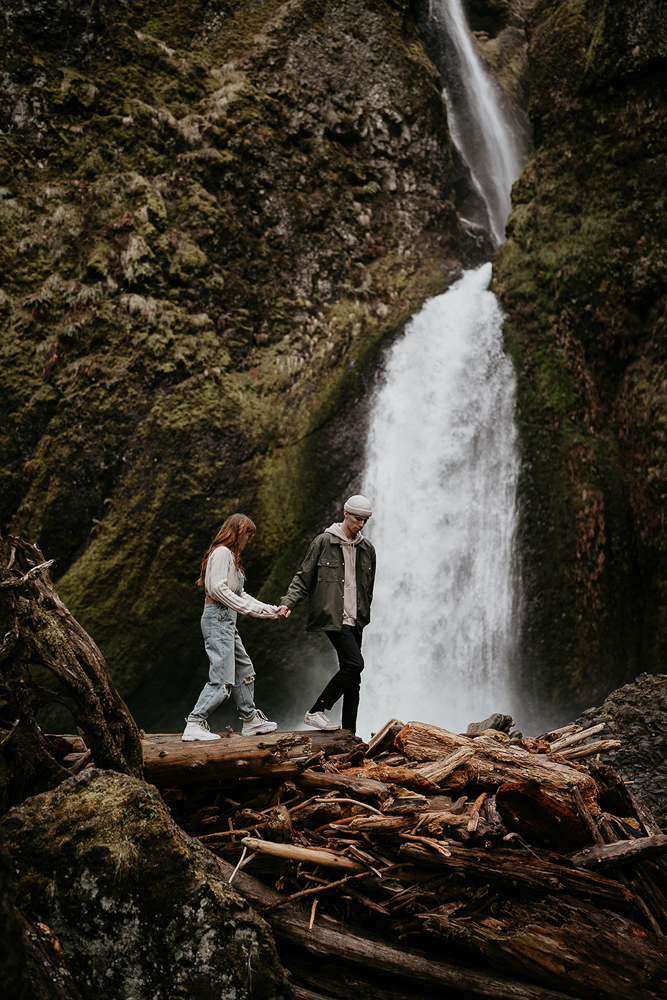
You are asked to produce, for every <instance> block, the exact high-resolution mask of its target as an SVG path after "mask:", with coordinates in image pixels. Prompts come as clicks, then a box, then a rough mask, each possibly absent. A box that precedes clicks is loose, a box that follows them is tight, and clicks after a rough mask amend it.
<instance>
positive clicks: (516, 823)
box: [496, 781, 593, 853]
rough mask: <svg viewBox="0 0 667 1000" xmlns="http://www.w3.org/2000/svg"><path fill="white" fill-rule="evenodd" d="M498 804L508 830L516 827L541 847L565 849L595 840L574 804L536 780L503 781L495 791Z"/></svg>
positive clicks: (530, 841)
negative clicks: (573, 807) (552, 793)
mask: <svg viewBox="0 0 667 1000" xmlns="http://www.w3.org/2000/svg"><path fill="white" fill-rule="evenodd" d="M575 787H576V786H575ZM496 807H497V809H498V812H499V813H500V815H501V816H502V819H503V822H504V824H505V826H506V827H507V829H508V830H515V831H516V832H517V833H520V834H521V836H522V837H524V838H525V839H526V840H527V841H528V842H529V843H531V844H537V845H538V846H539V847H548V848H550V849H551V850H552V851H559V852H561V853H564V852H569V851H573V850H575V849H576V848H579V847H584V846H585V845H586V844H590V843H591V841H592V840H593V837H592V836H591V834H590V833H589V831H588V829H587V828H586V826H585V825H584V823H583V822H582V821H581V819H580V818H579V816H578V815H577V813H576V812H575V811H574V810H573V809H572V807H571V806H566V805H565V804H564V803H563V802H561V801H559V800H558V799H556V798H554V796H552V795H547V793H546V792H544V791H543V790H542V789H541V788H540V786H539V785H536V784H535V783H534V782H530V781H522V782H515V783H511V784H507V785H501V786H500V788H499V789H498V791H497V792H496Z"/></svg>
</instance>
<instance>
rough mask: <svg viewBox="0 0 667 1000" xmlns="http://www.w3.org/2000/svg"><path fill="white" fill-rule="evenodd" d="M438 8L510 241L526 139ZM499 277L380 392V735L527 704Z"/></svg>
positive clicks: (425, 320) (462, 293)
mask: <svg viewBox="0 0 667 1000" xmlns="http://www.w3.org/2000/svg"><path fill="white" fill-rule="evenodd" d="M431 17H432V19H433V23H434V27H435V28H436V29H437V30H438V31H442V32H445V33H446V36H447V37H446V39H445V42H446V45H447V50H448V52H449V51H451V52H452V53H453V56H452V72H453V73H455V75H456V80H457V85H456V87H455V88H453V87H451V86H450V87H449V88H448V90H446V91H445V95H444V96H445V98H446V100H447V104H448V114H449V121H450V130H451V133H452V138H453V139H454V141H455V142H456V144H457V146H458V147H459V150H460V151H461V153H462V156H463V157H464V159H465V161H466V163H467V164H468V166H469V168H470V170H471V174H472V176H473V180H474V183H475V185H476V186H477V188H478V190H479V191H480V193H481V194H482V196H483V197H484V201H485V203H486V206H487V209H488V214H489V219H490V224H491V228H492V231H493V234H494V237H495V239H496V242H501V241H502V239H503V236H504V227H505V220H506V216H507V212H508V210H509V207H510V188H511V184H512V181H513V180H514V179H515V178H516V177H517V176H518V173H519V172H520V169H521V154H520V152H519V147H518V144H517V143H516V141H515V139H514V136H513V135H512V132H511V130H510V128H509V126H508V124H507V122H506V121H505V119H504V115H503V110H502V105H501V103H500V101H499V99H498V96H497V92H496V87H495V84H494V83H493V82H492V81H491V80H490V79H489V78H488V76H487V74H486V70H485V69H484V67H483V64H482V63H481V60H480V59H479V58H478V56H477V55H476V53H475V50H474V48H473V45H472V42H471V39H470V35H469V32H468V29H467V26H466V23H465V20H464V14H463V10H462V7H461V4H460V0H432V5H431ZM454 91H455V94H454V93H453V92H454ZM490 278H491V264H490V263H489V264H485V265H484V266H482V267H481V268H479V269H477V270H475V271H468V272H466V273H465V274H464V275H463V277H462V278H461V279H460V280H459V281H457V282H456V283H455V284H454V285H453V286H452V287H451V288H449V289H448V290H447V292H445V293H444V294H443V295H440V296H437V297H436V298H433V299H431V300H430V301H429V302H427V303H426V305H425V306H424V307H423V309H422V310H421V312H419V313H418V314H417V315H416V316H414V317H413V318H412V320H411V321H410V323H409V324H408V325H407V327H406V330H405V333H404V335H403V336H401V337H400V338H399V339H398V340H397V341H396V343H395V344H394V345H393V347H392V348H391V349H390V351H389V353H388V357H387V362H386V368H385V372H384V379H383V383H382V385H381V386H380V388H379V390H378V392H377V396H376V399H375V401H374V405H373V410H372V413H371V420H370V430H369V435H368V442H367V449H366V464H365V472H364V476H363V486H362V492H363V493H365V494H366V495H367V496H369V497H370V498H371V500H372V502H373V506H374V511H375V512H374V514H373V517H372V519H371V520H370V521H369V523H368V526H367V529H366V534H367V535H368V537H369V538H370V539H371V540H372V541H373V543H374V545H375V546H376V548H377V553H378V575H377V583H376V590H375V597H374V601H373V620H372V623H371V626H370V627H369V628H368V629H367V630H366V633H365V635H364V656H365V661H366V670H365V672H364V678H363V685H362V699H361V705H360V714H359V731H360V733H361V734H362V735H364V736H365V737H368V735H369V733H370V732H372V731H375V730H377V728H378V727H379V726H380V725H382V723H384V722H385V721H386V720H387V718H389V717H391V716H392V715H399V716H400V717H401V718H402V719H403V721H408V720H409V719H419V720H421V721H423V722H429V723H434V724H437V725H442V726H444V727H446V728H448V729H453V730H458V731H460V730H462V729H463V728H465V726H466V724H467V723H469V722H471V721H479V720H480V719H483V718H484V717H485V716H486V715H488V714H489V713H490V712H492V711H501V712H507V713H511V712H513V711H514V692H513V690H512V664H513V662H514V659H515V657H516V655H517V651H518V634H519V628H520V622H519V617H520V604H521V593H520V583H519V580H518V574H517V570H516V560H515V551H514V542H515V535H516V484H517V477H518V471H519V458H518V448H517V435H516V429H515V424H514V409H515V376H514V371H513V368H512V364H511V362H510V360H509V358H508V357H507V356H506V355H505V353H504V350H503V341H502V314H501V312H500V308H499V306H498V303H497V301H496V298H495V296H494V295H493V293H492V292H490V291H489V290H488V285H489V281H490Z"/></svg>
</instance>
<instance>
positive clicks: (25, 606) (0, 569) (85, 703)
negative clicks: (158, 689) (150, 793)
mask: <svg viewBox="0 0 667 1000" xmlns="http://www.w3.org/2000/svg"><path fill="white" fill-rule="evenodd" d="M10 546H11V548H10V553H9V554H7V553H6V551H2V552H0V602H1V603H2V605H3V606H4V610H5V612H6V615H7V618H8V619H9V630H8V632H7V634H6V636H5V640H4V642H3V643H2V647H0V664H2V671H3V674H4V677H5V681H6V687H7V692H8V696H9V702H10V704H11V705H12V707H13V709H14V711H15V712H16V713H17V715H18V718H19V720H20V721H19V723H18V725H17V726H16V727H15V728H14V729H13V730H12V731H11V732H10V734H9V736H8V737H6V738H5V740H4V741H3V743H2V775H1V777H0V783H1V784H2V786H3V788H4V795H3V797H4V799H5V802H4V804H5V806H6V805H7V804H8V803H9V802H11V801H20V800H21V799H22V798H25V796H26V795H30V794H34V793H35V792H37V791H45V790H46V789H47V788H53V787H54V786H55V785H56V784H58V783H59V782H60V781H62V780H63V778H64V777H68V776H69V772H67V771H66V770H65V769H64V768H62V767H60V765H59V764H58V763H57V761H56V760H55V758H54V757H53V755H52V753H51V747H50V744H49V743H48V742H47V740H46V739H45V737H44V736H43V734H42V733H41V731H40V729H39V727H38V725H37V721H36V718H35V716H36V713H37V711H38V710H39V708H40V707H42V706H43V705H44V704H46V703H48V701H50V700H55V701H59V702H61V703H63V704H65V705H66V706H67V708H68V709H69V711H70V712H71V713H72V716H73V718H74V721H75V723H76V725H77V726H78V727H79V728H80V729H81V731H82V733H83V736H84V738H85V742H86V744H87V746H88V747H89V748H90V750H91V751H92V755H93V757H94V759H95V763H96V764H97V766H98V767H101V768H110V769H112V770H114V771H120V772H122V773H125V774H132V775H134V776H135V777H141V775H142V763H143V761H142V752H141V741H140V738H139V730H138V729H137V726H136V723H135V721H134V719H133V718H132V716H131V715H130V712H129V710H128V708H127V706H126V705H125V702H124V701H123V699H122V698H121V697H120V695H119V694H118V692H117V691H116V688H115V687H114V684H113V681H112V680H111V677H110V675H109V671H108V669H107V666H106V663H105V661H104V657H103V656H102V654H101V653H100V651H99V649H98V648H97V646H96V645H95V643H94V642H93V640H92V639H91V637H90V636H89V635H88V633H87V632H86V631H85V630H84V629H83V628H81V626H80V625H79V623H78V622H77V621H76V620H75V619H74V618H73V617H72V615H71V614H70V613H69V611H68V610H67V608H66V607H65V605H64V604H63V603H62V601H61V600H60V598H59V597H58V595H57V593H56V591H55V589H54V587H53V583H52V581H51V576H50V573H49V567H50V565H51V563H47V562H46V560H45V559H44V556H43V555H42V553H41V552H40V550H39V549H38V548H37V546H36V545H30V544H29V543H27V542H25V541H23V540H22V539H18V538H10ZM3 548H4V546H3ZM17 567H18V570H17ZM26 661H27V662H28V664H29V663H33V664H39V665H41V666H44V667H46V668H47V669H48V670H49V671H50V672H51V674H52V675H53V676H54V677H55V678H56V680H57V682H58V690H51V689H48V688H44V687H39V686H38V685H37V684H36V683H35V682H34V680H33V679H32V676H31V674H30V672H29V669H27V668H26Z"/></svg>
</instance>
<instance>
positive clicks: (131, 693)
mask: <svg viewBox="0 0 667 1000" xmlns="http://www.w3.org/2000/svg"><path fill="white" fill-rule="evenodd" d="M0 62H1V65H2V74H1V75H0V119H1V122H2V124H1V127H2V131H3V133H4V135H3V138H4V146H3V149H2V151H0V217H1V218H2V228H3V240H2V243H1V245H0V269H1V275H2V276H1V279H0V280H1V286H0V287H1V289H2V290H1V291H0V315H1V317H2V332H1V334H0V336H1V341H0V344H1V347H0V350H1V351H2V369H1V372H0V380H1V398H2V403H1V406H2V415H1V418H0V425H1V427H2V430H1V432H0V451H1V454H2V473H1V480H0V498H1V499H0V502H1V508H2V509H1V515H0V520H1V523H2V524H3V525H4V526H5V530H7V529H8V530H11V531H16V532H20V533H21V534H22V535H24V536H25V537H28V538H31V539H34V540H38V541H39V542H40V544H41V546H42V547H43V549H44V551H45V553H46V554H47V555H48V557H55V558H56V560H57V564H56V566H57V574H58V577H59V579H58V589H59V591H60V593H61V594H62V596H63V598H64V600H65V601H66V603H67V604H68V606H69V607H70V608H71V610H72V612H73V613H74V614H75V616H76V617H77V618H78V619H79V620H80V621H81V622H82V623H83V625H84V626H85V627H86V628H87V629H88V630H89V631H90V632H91V634H92V635H93V636H94V637H95V639H96V640H97V641H98V643H99V644H100V646H101V648H102V650H103V652H104V653H105V655H106V658H107V661H108V663H109V665H110V668H111V671H112V673H113V676H114V679H115V681H116V683H117V685H118V687H119V689H120V690H121V692H122V694H123V695H124V696H125V697H126V698H128V699H129V702H130V705H131V707H132V708H133V709H134V710H135V712H138V713H139V716H138V717H139V719H140V722H141V723H142V724H144V725H146V726H151V725H155V722H156V719H157V718H159V717H160V710H158V707H157V703H158V702H159V703H160V704H161V705H164V704H165V703H166V702H167V701H169V702H170V703H173V704H177V703H179V702H181V701H184V698H185V697H186V696H185V695H184V694H183V691H184V688H186V687H188V685H189V688H188V690H190V688H192V689H198V687H199V686H200V683H201V680H202V676H203V670H204V667H205V663H204V657H203V650H202V648H201V637H200V635H199V628H198V617H199V605H200V601H201V592H200V591H198V590H197V588H196V587H195V586H194V585H193V583H194V580H195V579H196V576H197V572H198V562H199V560H200V558H201V553H202V551H203V550H204V549H205V547H206V545H207V544H208V541H209V539H210V537H211V535H212V534H213V532H214V531H215V529H216V528H217V526H218V525H219V523H220V522H221V521H222V520H223V519H224V517H226V516H227V515H228V514H229V513H231V512H233V511H234V510H236V509H242V510H244V511H246V512H247V513H249V514H250V515H251V516H252V517H253V518H254V519H255V521H256V522H257V523H258V525H259V526H260V532H259V534H258V537H257V540H256V542H255V544H254V547H253V549H252V550H250V551H251V553H252V554H251V555H250V556H249V559H248V562H247V565H248V569H249V590H250V592H252V593H257V591H258V590H259V588H260V585H261V584H262V583H263V582H265V581H267V582H266V586H265V587H264V591H263V594H264V596H265V599H270V600H274V601H275V600H276V599H277V598H278V596H279V595H280V593H281V588H282V586H283V585H284V583H285V579H286V578H287V579H289V576H290V575H291V572H292V569H293V565H294V562H295V559H296V557H297V555H296V554H298V551H299V544H300V542H301V541H302V540H303V538H305V537H307V536H309V535H312V534H313V533H314V531H315V530H316V529H319V528H321V527H323V526H324V524H325V523H326V519H327V518H329V519H330V518H331V516H332V514H333V513H335V512H337V509H338V504H339V503H340V501H341V500H342V499H343V498H344V497H345V495H346V492H347V490H348V489H350V488H351V487H353V486H354V479H355V475H357V474H358V472H359V465H360V456H361V451H362V448H363V441H364V433H363V413H362V412H361V411H359V412H357V411H353V412H352V414H351V415H348V416H346V413H347V411H346V406H348V404H353V402H354V399H355V398H356V397H357V395H358V393H359V389H360V386H361V385H362V381H363V378H364V373H365V372H366V370H367V368H368V365H369V363H370V362H371V360H372V359H373V357H374V356H375V354H376V353H377V350H378V347H379V345H380V343H381V342H382V340H383V338H386V337H387V336H389V335H391V334H392V333H393V332H394V331H396V330H398V329H399V328H400V327H401V325H402V323H403V322H404V321H405V319H406V318H407V317H408V316H409V315H410V314H411V313H412V312H413V311H414V309H415V308H416V307H417V306H419V304H420V303H421V302H422V301H423V300H424V299H425V298H426V297H427V296H428V295H430V294H432V293H433V292H435V291H439V290H441V289H442V288H443V287H444V286H445V285H446V284H447V282H448V280H450V276H451V274H453V273H455V271H456V269H457V267H458V266H459V264H460V262H461V261H462V260H464V261H471V260H475V259H479V255H480V253H481V254H484V253H486V252H488V244H487V243H486V242H485V239H484V236H483V234H482V235H481V236H480V234H479V233H471V232H468V231H466V229H465V228H464V227H463V224H462V223H461V220H460V218H459V216H458V214H457V210H456V206H457V200H458V201H459V202H460V201H461V200H464V199H465V198H466V197H467V195H468V193H469V184H468V180H467V173H466V171H465V168H464V167H463V166H462V164H461V163H460V161H459V160H458V158H457V157H456V156H455V155H454V153H453V147H452V145H451V142H450V137H449V133H448V129H447V121H446V113H445V109H444V104H443V100H442V97H441V93H440V80H439V77H438V74H437V72H436V70H435V69H434V66H433V65H432V63H431V62H430V60H429V58H428V57H427V55H426V53H425V51H424V48H423V45H422V42H421V40H420V37H419V35H418V33H417V31H416V28H415V26H414V22H413V19H412V16H411V14H410V11H409V9H408V4H407V2H406V0H351V2H345V3H342V2H336V0H318V2H307V0H289V2H287V3H279V2H276V0H263V2H260V3H254V2H252V3H251V2H249V0H232V2H222V0H198V2H188V3H185V2H180V0H173V2H171V3H169V4H163V3H158V2H151V0H148V2H147V0H136V2H134V0H101V2H100V3H96V4H93V5H91V4H89V3H88V2H84V0H56V2H49V3H26V2H23V0H8V2H7V3H6V4H5V5H4V8H3V16H2V20H1V21H0ZM341 414H342V416H341ZM334 415H338V422H337V423H336V422H334V421H333V420H332V418H333V417H334ZM295 553H296V554H295ZM273 634H274V635H275V634H276V633H273ZM289 666H290V664H289V658H287V660H286V662H285V665H284V669H285V670H287V669H288V667H289ZM197 670H199V673H196V671H197ZM185 678H187V680H185ZM268 684H269V687H267V688H265V696H266V694H267V693H268V694H271V692H273V693H274V695H275V698H274V699H273V700H274V702H275V703H276V704H277V705H278V707H280V699H281V697H282V698H283V699H284V697H285V694H284V692H285V689H286V686H287V685H286V684H285V676H284V674H283V672H282V668H281V666H280V664H279V663H277V664H274V669H273V672H272V677H271V679H269V680H268ZM271 685H272V687H271ZM158 688H159V694H158V695H157V696H156V689H158ZM185 710H187V706H186V705H185V703H183V705H179V712H178V715H179V718H180V716H181V715H182V714H183V712H184V711H185Z"/></svg>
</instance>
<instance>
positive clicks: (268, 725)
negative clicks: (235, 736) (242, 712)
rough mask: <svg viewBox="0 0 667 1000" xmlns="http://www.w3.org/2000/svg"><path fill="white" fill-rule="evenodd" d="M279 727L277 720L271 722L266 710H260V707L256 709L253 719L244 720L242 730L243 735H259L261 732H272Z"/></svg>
mask: <svg viewBox="0 0 667 1000" xmlns="http://www.w3.org/2000/svg"><path fill="white" fill-rule="evenodd" d="M277 728H278V723H277V722H269V720H268V719H267V717H266V716H265V715H264V712H260V710H259V709H258V708H256V709H255V714H254V715H253V717H252V719H244V720H243V729H242V730H241V735H242V736H259V734H260V733H272V732H273V731H274V729H277Z"/></svg>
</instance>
